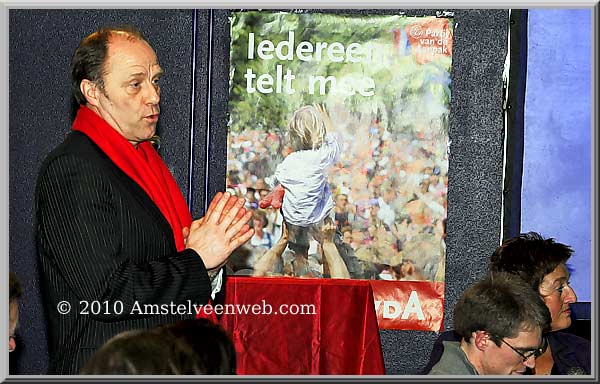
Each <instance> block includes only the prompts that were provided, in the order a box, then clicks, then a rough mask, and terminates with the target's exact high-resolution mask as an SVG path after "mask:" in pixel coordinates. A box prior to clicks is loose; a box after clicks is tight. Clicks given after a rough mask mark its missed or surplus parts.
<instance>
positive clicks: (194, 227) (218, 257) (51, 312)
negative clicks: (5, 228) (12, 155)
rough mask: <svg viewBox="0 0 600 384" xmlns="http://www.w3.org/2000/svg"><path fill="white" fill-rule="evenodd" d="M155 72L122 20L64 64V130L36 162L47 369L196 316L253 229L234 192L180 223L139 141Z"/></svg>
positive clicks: (153, 155) (175, 194) (153, 111)
mask: <svg viewBox="0 0 600 384" xmlns="http://www.w3.org/2000/svg"><path fill="white" fill-rule="evenodd" d="M161 75H162V69H161V67H160V65H159V64H158V60H157V57H156V54H155V52H154V50H153V49H152V48H151V46H150V45H149V44H148V43H147V42H146V40H145V39H144V38H143V36H142V35H141V34H140V33H139V32H138V31H136V30H135V29H133V28H130V27H123V28H112V29H100V30H98V31H96V32H94V33H93V34H91V35H90V36H88V37H86V38H85V39H84V40H83V41H82V42H81V44H80V45H79V47H78V49H77V51H76V52H75V54H74V56H73V59H72V62H71V81H72V88H73V94H74V96H75V98H76V99H77V101H78V102H79V104H80V108H79V111H78V113H77V116H76V118H75V121H74V122H73V127H72V128H73V131H72V132H71V133H70V134H69V135H68V136H67V138H66V139H65V141H64V142H63V143H62V144H60V145H59V146H58V147H57V148H56V149H55V150H54V151H53V152H52V153H50V154H49V155H48V157H47V158H46V160H45V161H44V163H43V165H42V167H41V170H40V174H39V177H38V181H37V186H36V220H37V223H36V225H37V226H36V229H37V233H36V238H37V245H38V254H39V261H40V267H41V274H42V287H43V294H44V303H45V306H46V311H47V314H48V319H49V322H50V324H49V344H50V345H49V350H50V357H51V362H50V372H49V373H50V374H77V373H79V370H80V368H81V367H82V366H83V364H84V363H85V362H86V360H87V359H88V358H89V356H90V355H91V354H92V353H93V352H94V351H95V350H96V349H97V348H99V347H100V346H101V345H102V344H103V343H104V342H105V341H106V340H108V339H109V338H111V337H112V336H114V335H116V334H117V333H120V332H122V331H125V330H129V329H150V328H153V327H154V326H157V325H159V324H166V323H173V322H176V321H178V320H181V319H185V318H194V317H196V313H195V310H196V309H195V307H194V304H198V305H200V304H205V303H207V302H208V301H209V299H210V298H211V297H212V298H213V299H214V295H215V293H216V292H217V291H219V290H220V287H221V285H222V283H223V278H224V276H223V272H222V267H223V266H224V265H225V263H226V262H227V260H228V258H229V255H230V254H231V252H232V251H233V250H235V249H236V248H237V247H239V246H240V245H241V244H243V243H245V242H246V241H247V240H248V239H250V237H251V236H252V235H253V230H251V229H250V228H249V226H248V224H247V222H248V220H249V219H250V217H251V215H252V212H250V211H248V212H247V211H246V210H245V209H244V208H243V205H244V202H245V201H244V199H238V198H237V197H234V196H230V194H229V193H225V194H221V193H218V194H217V196H215V198H214V199H213V201H212V203H211V205H210V207H209V208H208V210H207V212H206V215H205V216H204V217H203V218H202V219H199V220H195V221H194V220H192V218H191V215H190V212H189V209H188V207H187V205H186V202H185V200H184V198H183V195H182V193H181V191H180V190H179V188H178V186H177V184H176V182H175V180H174V178H173V176H172V175H171V173H170V172H169V170H168V168H167V167H166V165H165V164H164V163H163V161H162V159H160V157H159V156H158V154H157V152H156V151H155V150H154V148H153V147H152V145H151V144H150V139H151V138H152V137H153V136H154V134H155V131H156V124H157V122H158V117H159V113H160V109H159V101H160V85H159V80H160V77H161Z"/></svg>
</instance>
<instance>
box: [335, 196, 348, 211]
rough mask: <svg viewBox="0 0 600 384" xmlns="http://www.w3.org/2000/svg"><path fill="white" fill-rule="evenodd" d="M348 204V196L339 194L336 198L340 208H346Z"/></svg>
mask: <svg viewBox="0 0 600 384" xmlns="http://www.w3.org/2000/svg"><path fill="white" fill-rule="evenodd" d="M346 204H348V196H346V195H343V194H339V195H337V198H336V205H337V206H338V207H340V208H345V207H346Z"/></svg>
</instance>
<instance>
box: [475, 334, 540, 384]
mask: <svg viewBox="0 0 600 384" xmlns="http://www.w3.org/2000/svg"><path fill="white" fill-rule="evenodd" d="M504 341H505V343H504V342H500V346H497V345H496V344H495V343H494V342H493V341H492V340H491V339H490V340H488V342H489V343H488V348H486V349H485V351H484V357H483V359H482V370H483V372H479V373H480V374H482V375H522V374H523V373H524V372H525V369H526V368H527V367H529V368H535V357H534V356H533V355H532V356H531V357H529V358H528V359H527V360H525V361H523V358H522V357H521V356H520V355H519V354H518V353H517V352H516V351H514V350H513V349H512V348H511V347H510V346H509V345H508V344H510V345H511V346H512V347H513V348H515V349H516V350H518V351H520V352H521V353H524V354H526V355H528V354H529V353H530V351H532V350H535V349H537V348H539V346H540V344H541V342H542V332H541V330H540V329H539V328H538V329H536V330H534V331H521V332H519V334H518V335H517V337H512V338H508V337H506V338H504ZM507 343H508V344H507Z"/></svg>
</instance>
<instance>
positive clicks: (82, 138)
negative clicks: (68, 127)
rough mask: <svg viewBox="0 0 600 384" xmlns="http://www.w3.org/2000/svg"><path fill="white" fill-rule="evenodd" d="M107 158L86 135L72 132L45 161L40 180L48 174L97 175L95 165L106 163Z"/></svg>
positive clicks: (40, 172) (41, 167) (40, 171)
mask: <svg viewBox="0 0 600 384" xmlns="http://www.w3.org/2000/svg"><path fill="white" fill-rule="evenodd" d="M106 159H107V156H106V155H105V154H104V152H102V151H101V150H100V148H99V147H98V146H97V145H96V144H94V142H93V141H92V140H90V139H89V138H88V137H87V136H86V135H84V134H83V133H80V132H70V133H69V134H68V135H67V137H66V138H65V140H64V141H63V142H62V143H60V144H59V145H58V146H56V147H55V148H54V149H53V150H52V151H51V152H50V153H49V154H48V155H47V156H46V158H45V159H44V161H43V162H42V165H41V166H40V170H39V176H38V177H39V178H40V179H43V178H44V177H45V176H46V175H47V174H48V173H51V174H53V175H56V174H63V173H68V174H73V173H81V172H93V173H97V170H98V167H96V166H95V164H97V163H99V162H103V161H106Z"/></svg>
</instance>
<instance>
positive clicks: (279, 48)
mask: <svg viewBox="0 0 600 384" xmlns="http://www.w3.org/2000/svg"><path fill="white" fill-rule="evenodd" d="M452 38H453V20H452V19H451V18H447V17H435V16H429V17H407V16H403V15H388V16H372V15H359V16H357V15H341V14H323V13H313V12H264V11H249V12H237V13H233V15H232V19H231V50H230V53H231V56H230V59H231V64H230V97H229V114H230V120H229V124H228V125H229V134H228V154H227V189H228V190H230V191H231V192H233V193H236V194H238V195H242V196H245V197H246V198H247V205H248V207H249V208H252V209H254V210H255V214H254V217H253V220H252V225H253V227H254V229H255V231H256V234H255V236H254V237H253V238H252V239H251V241H250V242H249V243H248V244H246V245H245V246H244V247H242V248H240V249H239V250H238V251H236V252H235V253H234V254H233V255H232V258H231V261H230V264H229V267H230V268H231V269H232V270H233V273H234V274H238V275H252V276H289V277H304V278H352V279H367V280H371V281H373V283H372V286H373V290H374V295H375V306H376V311H377V314H378V320H379V325H380V327H381V328H394V329H420V330H434V331H438V330H440V329H441V327H442V320H443V295H444V284H443V282H444V270H445V242H444V238H445V218H446V211H447V210H446V194H447V180H448V178H447V173H448V150H447V148H448V116H449V105H450V68H451V63H452ZM378 280H379V281H378ZM425 303H426V304H425Z"/></svg>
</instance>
